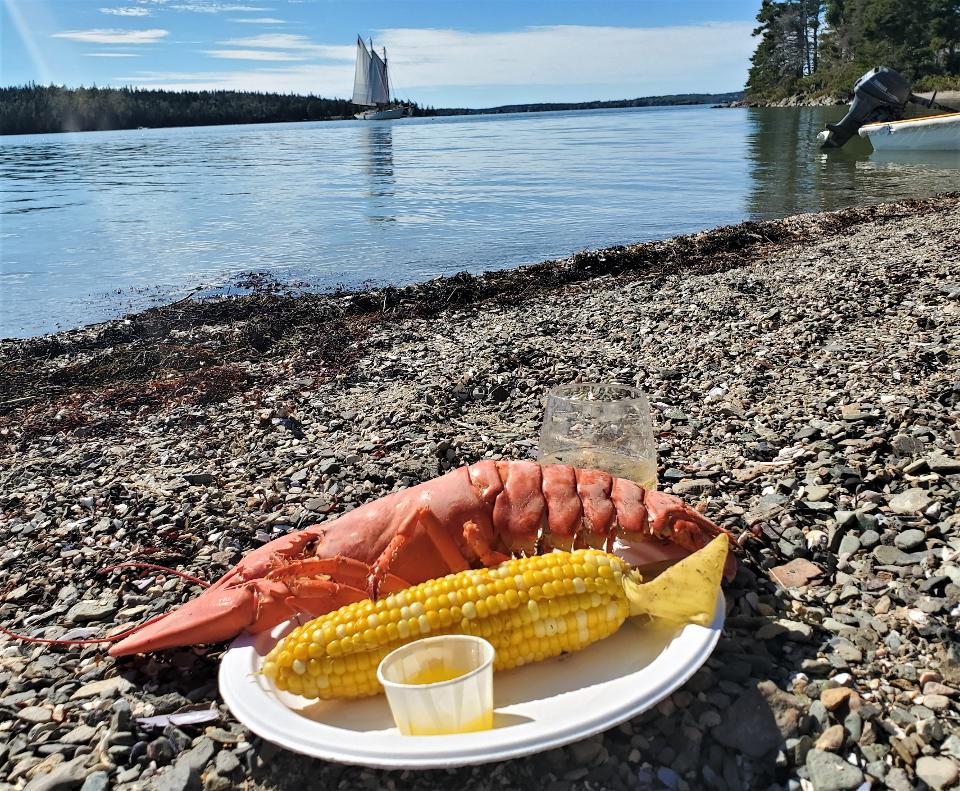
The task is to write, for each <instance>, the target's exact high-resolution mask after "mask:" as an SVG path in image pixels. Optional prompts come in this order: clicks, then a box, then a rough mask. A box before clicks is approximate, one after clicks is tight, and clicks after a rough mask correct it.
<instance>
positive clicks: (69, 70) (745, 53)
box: [0, 0, 759, 107]
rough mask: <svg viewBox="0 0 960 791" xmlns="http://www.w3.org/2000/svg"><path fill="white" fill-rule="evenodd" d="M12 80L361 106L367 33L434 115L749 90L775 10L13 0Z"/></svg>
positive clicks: (466, 2)
mask: <svg viewBox="0 0 960 791" xmlns="http://www.w3.org/2000/svg"><path fill="white" fill-rule="evenodd" d="M0 3H2V5H0V9H2V10H0V83H2V84H4V85H18V84H22V83H25V82H28V81H31V80H32V81H35V82H38V83H41V84H47V83H51V82H53V83H56V84H63V85H69V86H77V85H81V84H83V85H91V84H94V83H96V84H97V85H99V86H120V85H138V86H142V87H149V88H167V89H174V90H180V89H211V88H226V89H237V90H263V91H280V92H295V93H316V94H320V95H322V96H341V97H348V96H349V95H350V92H351V90H352V86H353V59H354V53H355V49H354V45H355V40H356V39H355V36H356V34H357V33H360V34H362V35H363V36H364V38H367V37H370V36H372V37H373V39H374V44H375V45H376V46H377V48H378V49H379V48H380V47H382V46H386V47H387V54H388V56H389V60H390V68H391V80H392V83H393V85H394V86H395V87H396V88H397V89H398V93H399V94H400V96H401V97H402V98H409V99H413V100H416V101H418V102H420V103H421V104H428V105H434V106H448V107H449V106H461V107H462V106H466V107H483V106H490V105H495V104H505V103H511V102H538V101H581V100H590V99H619V98H627V97H634V96H648V95H654V94H665V93H682V92H700V91H704V92H720V91H729V90H738V89H739V88H741V87H742V86H743V82H744V80H745V78H746V73H747V67H748V65H749V57H750V54H751V52H752V50H753V46H754V44H755V42H754V40H753V39H752V38H751V35H750V33H751V30H752V28H753V26H754V15H755V14H756V11H757V8H758V7H759V0H713V1H712V2H705V1H701V0H593V1H592V2H588V1H587V0H580V1H578V2H574V0H0Z"/></svg>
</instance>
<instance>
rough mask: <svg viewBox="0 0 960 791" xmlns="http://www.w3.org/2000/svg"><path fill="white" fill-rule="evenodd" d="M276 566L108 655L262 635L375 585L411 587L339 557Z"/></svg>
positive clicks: (236, 577)
mask: <svg viewBox="0 0 960 791" xmlns="http://www.w3.org/2000/svg"><path fill="white" fill-rule="evenodd" d="M275 562H276V563H277V564H278V565H276V567H275V568H274V569H273V570H271V571H269V572H267V573H266V575H265V576H263V577H259V578H255V579H249V580H245V581H244V580H243V579H242V574H239V573H229V574H227V575H225V576H224V577H222V578H221V579H220V580H218V581H217V582H216V583H215V584H214V585H212V586H211V587H210V588H208V589H207V590H205V591H204V592H203V593H202V594H201V595H200V596H198V597H197V598H196V599H194V600H193V601H189V602H187V603H186V604H184V605H183V606H182V607H180V608H179V609H178V610H174V611H173V612H172V613H170V614H169V615H165V616H163V617H162V618H159V619H157V620H156V621H152V622H149V623H147V624H145V625H144V626H143V627H142V628H140V629H137V630H136V632H135V633H134V634H132V635H130V637H126V638H124V639H123V640H121V641H120V642H118V643H117V644H116V645H114V646H112V647H111V648H110V655H111V656H126V655H127V654H142V653H146V652H148V651H159V650H162V649H164V648H175V647H177V646H182V645H197V644H200V643H219V642H223V641H225V640H230V639H232V638H233V637H235V636H236V635H237V634H239V633H240V632H242V631H243V630H245V629H246V630H247V631H250V632H262V631H264V630H266V629H272V628H273V627H274V626H276V625H277V624H279V623H283V621H285V620H287V619H288V618H291V617H293V616H295V615H298V614H301V613H302V614H305V615H308V616H310V617H313V616H317V615H323V614H324V613H328V612H331V611H332V610H336V609H338V608H339V607H342V606H343V605H345V604H350V603H352V602H355V601H360V600H362V599H366V598H370V596H371V593H372V592H373V588H374V580H375V581H376V587H377V589H378V590H379V592H381V593H394V592H396V591H398V590H402V589H403V588H405V587H407V586H408V585H409V583H408V582H406V581H405V580H403V579H401V578H399V577H397V576H395V575H393V574H387V573H383V574H377V573H375V571H374V569H372V568H371V567H370V566H368V565H367V564H366V563H361V562H359V561H357V560H351V559H350V558H344V557H339V556H338V557H333V558H303V559H299V560H276V561H275ZM244 570H245V569H244ZM258 571H259V569H258Z"/></svg>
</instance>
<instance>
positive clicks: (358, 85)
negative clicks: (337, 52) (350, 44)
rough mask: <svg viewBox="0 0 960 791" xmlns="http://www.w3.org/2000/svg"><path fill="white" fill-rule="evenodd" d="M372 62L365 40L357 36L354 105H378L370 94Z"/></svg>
mask: <svg viewBox="0 0 960 791" xmlns="http://www.w3.org/2000/svg"><path fill="white" fill-rule="evenodd" d="M371 65H372V60H371V58H370V53H369V52H368V51H367V48H366V46H364V43H363V39H361V38H360V37H359V36H357V66H356V71H354V73H353V103H354V104H359V105H373V104H376V103H377V102H376V100H375V99H371V92H370V74H371V68H370V67H371Z"/></svg>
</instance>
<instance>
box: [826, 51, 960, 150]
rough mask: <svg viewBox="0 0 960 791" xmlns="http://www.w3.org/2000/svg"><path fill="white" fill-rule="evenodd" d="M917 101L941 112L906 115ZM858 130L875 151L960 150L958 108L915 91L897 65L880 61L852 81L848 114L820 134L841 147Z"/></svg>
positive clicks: (934, 96) (829, 144) (922, 105)
mask: <svg viewBox="0 0 960 791" xmlns="http://www.w3.org/2000/svg"><path fill="white" fill-rule="evenodd" d="M908 104H915V105H919V106H921V107H926V108H927V109H928V110H940V111H941V112H942V113H943V115H928V116H923V117H919V118H904V115H906V112H907V105H908ZM857 133H859V134H860V136H861V137H865V138H867V139H868V140H869V141H870V143H871V144H872V145H873V147H874V149H875V150H877V151H960V111H958V110H956V109H955V108H953V107H947V106H946V105H944V104H940V103H939V102H938V101H937V94H936V91H934V94H933V96H932V97H930V98H929V99H926V98H924V97H922V96H917V94H915V93H913V90H912V86H911V85H910V82H909V81H908V80H907V78H906V77H904V76H903V75H902V74H898V73H897V72H895V71H893V69H888V68H886V67H885V66H879V67H877V68H875V69H871V70H870V71H868V72H867V73H866V74H864V75H863V76H862V77H861V78H860V79H859V80H857V82H856V84H855V85H854V86H853V101H852V102H851V103H850V109H849V110H848V111H847V114H846V115H845V116H843V118H842V119H841V120H840V121H838V122H837V123H835V124H827V128H826V129H824V130H823V131H822V132H821V133H820V134H819V135H817V139H818V140H819V141H820V143H821V144H822V146H823V147H824V148H840V147H841V146H842V145H843V144H844V143H846V142H847V141H848V140H849V139H850V138H851V137H854V136H855V135H856V134H857Z"/></svg>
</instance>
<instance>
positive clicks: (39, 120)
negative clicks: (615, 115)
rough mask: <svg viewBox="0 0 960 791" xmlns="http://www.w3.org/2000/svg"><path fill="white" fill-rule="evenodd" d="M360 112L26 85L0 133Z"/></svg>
mask: <svg viewBox="0 0 960 791" xmlns="http://www.w3.org/2000/svg"><path fill="white" fill-rule="evenodd" d="M741 97H742V93H741V92H736V93H723V94H713V93H685V94H673V95H669V96H645V97H641V98H637V99H616V100H611V101H594V102H569V103H540V104H511V105H503V106H501V107H488V108H485V109H482V110H476V109H467V108H442V107H441V108H435V107H429V106H421V105H419V104H417V103H416V102H411V101H404V102H402V104H405V105H406V106H407V107H409V108H410V109H409V113H410V115H413V116H428V115H474V114H481V113H483V114H486V113H531V112H545V111H550V110H592V109H598V108H616V107H650V106H656V105H667V104H707V103H716V102H729V101H733V100H734V99H739V98H741ZM359 109H360V108H358V107H356V106H355V105H354V104H352V103H351V102H349V101H348V100H346V99H326V98H323V97H320V96H297V95H294V94H277V93H254V92H247V91H183V92H180V91H156V90H146V89H140V88H96V87H94V88H66V87H60V86H56V85H49V86H42V85H35V84H30V85H24V86H22V87H13V88H0V134H8V135H17V134H33V133H38V132H89V131H102V130H109V129H136V128H138V127H150V128H154V127H163V126H204V125H210V124H259V123H276V122H284V121H328V120H337V119H342V118H353V115H354V113H356V112H357V111H358V110H359Z"/></svg>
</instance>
